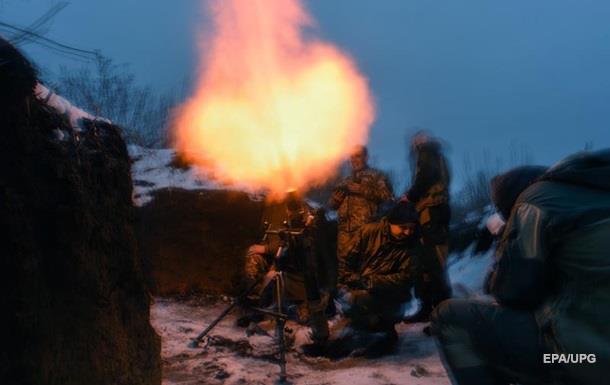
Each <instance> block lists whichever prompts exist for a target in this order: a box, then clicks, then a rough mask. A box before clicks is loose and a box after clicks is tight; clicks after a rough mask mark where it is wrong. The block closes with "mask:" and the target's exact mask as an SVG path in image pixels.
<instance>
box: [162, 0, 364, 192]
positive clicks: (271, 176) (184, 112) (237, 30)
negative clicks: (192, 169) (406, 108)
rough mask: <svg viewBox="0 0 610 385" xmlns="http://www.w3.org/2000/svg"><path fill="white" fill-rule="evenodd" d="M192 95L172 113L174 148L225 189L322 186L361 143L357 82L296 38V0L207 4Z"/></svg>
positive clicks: (352, 71) (337, 54)
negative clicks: (207, 31)
mask: <svg viewBox="0 0 610 385" xmlns="http://www.w3.org/2000/svg"><path fill="white" fill-rule="evenodd" d="M211 11H212V15H213V17H214V22H215V30H214V33H213V35H212V36H209V37H206V36H204V37H203V44H201V47H202V48H201V56H202V61H201V70H200V74H199V80H198V83H197V87H196V90H195V92H194V95H192V97H191V98H190V99H189V100H187V101H186V103H185V104H184V105H182V106H181V107H180V108H179V110H178V113H177V116H176V119H175V122H174V123H175V124H174V129H175V138H176V144H175V145H176V149H177V150H178V151H179V152H180V153H181V154H182V155H183V156H184V157H185V158H186V159H187V160H189V161H191V162H193V163H194V164H196V165H198V166H200V168H201V169H202V170H203V169H204V170H206V171H207V172H210V171H212V172H213V173H214V175H215V176H216V177H217V178H219V179H221V180H223V181H227V182H238V183H240V184H245V185H247V186H249V187H251V188H253V189H262V190H265V191H267V192H269V193H270V194H271V195H277V194H282V193H284V192H285V191H286V190H287V189H288V188H297V189H298V190H300V191H306V190H307V189H308V188H309V187H311V186H313V185H317V184H320V183H322V182H324V181H325V180H327V179H328V178H329V177H331V176H332V174H333V173H334V172H335V170H336V168H337V166H338V164H339V163H340V162H341V160H342V159H343V158H344V157H345V156H346V155H347V154H348V153H349V151H350V150H351V149H352V148H353V146H354V145H357V144H363V143H365V142H366V140H367V136H368V130H369V127H370V125H371V124H372V122H373V119H374V107H373V102H372V98H371V95H370V92H369V89H368V84H367V80H366V78H364V77H363V76H362V75H361V74H360V73H359V72H358V69H357V68H356V66H355V64H354V62H353V61H352V60H351V59H350V58H349V57H348V56H347V55H346V54H345V53H343V52H341V51H340V50H339V49H337V48H336V47H334V46H332V45H331V44H329V43H325V42H322V41H320V40H317V39H314V38H311V37H309V36H307V37H306V36H304V33H303V29H304V28H305V27H312V21H311V19H310V17H309V15H308V14H307V13H306V12H305V10H304V9H303V7H302V6H301V4H300V3H299V2H298V0H272V1H270V0H222V1H216V2H213V3H212V7H211Z"/></svg>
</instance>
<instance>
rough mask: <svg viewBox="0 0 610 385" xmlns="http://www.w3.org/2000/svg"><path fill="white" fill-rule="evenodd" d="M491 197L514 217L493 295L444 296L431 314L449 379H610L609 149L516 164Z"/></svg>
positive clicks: (476, 384)
mask: <svg viewBox="0 0 610 385" xmlns="http://www.w3.org/2000/svg"><path fill="white" fill-rule="evenodd" d="M492 200H493V201H494V204H495V205H496V206H497V208H498V211H499V212H500V213H501V214H502V215H503V216H504V217H505V218H507V219H508V220H507V223H506V228H505V229H504V232H503V235H502V239H501V241H500V243H499V245H498V247H497V252H496V258H497V259H496V267H495V270H494V272H493V273H492V275H491V278H490V282H489V289H490V291H491V293H492V294H493V295H494V297H495V299H496V300H497V303H485V302H480V301H474V300H448V301H445V302H443V303H442V304H441V305H440V306H439V307H438V309H437V310H436V311H435V312H434V313H433V317H432V330H433V332H434V333H435V334H436V335H437V337H438V340H439V342H440V346H441V351H442V354H443V356H444V364H445V367H446V369H447V371H448V372H449V373H450V376H451V378H452V381H453V383H454V384H468V385H483V384H494V385H500V384H513V383H520V384H546V383H551V382H552V383H559V384H570V385H572V384H573V385H582V384H587V385H589V384H590V385H593V384H602V383H608V375H609V374H610V370H609V369H608V365H607V363H608V362H610V295H608V293H610V236H609V234H610V150H605V151H600V152H597V153H583V154H577V155H575V156H572V157H569V158H567V159H565V160H563V161H561V162H560V163H558V164H557V165H555V166H554V167H552V168H551V169H549V170H548V171H546V170H545V169H544V168H536V167H531V166H529V167H528V166H526V167H520V168H517V169H513V170H511V171H509V172H507V173H506V174H503V175H500V176H498V177H496V178H494V179H493V180H492ZM583 356H584V357H586V359H585V360H582V358H583Z"/></svg>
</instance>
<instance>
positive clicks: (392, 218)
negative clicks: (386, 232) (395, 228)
mask: <svg viewBox="0 0 610 385" xmlns="http://www.w3.org/2000/svg"><path fill="white" fill-rule="evenodd" d="M418 220H419V215H417V211H416V210H415V203H412V202H398V203H397V204H396V206H394V207H393V208H392V209H391V210H390V212H389V213H388V222H390V224H392V225H404V224H407V223H417V221H418Z"/></svg>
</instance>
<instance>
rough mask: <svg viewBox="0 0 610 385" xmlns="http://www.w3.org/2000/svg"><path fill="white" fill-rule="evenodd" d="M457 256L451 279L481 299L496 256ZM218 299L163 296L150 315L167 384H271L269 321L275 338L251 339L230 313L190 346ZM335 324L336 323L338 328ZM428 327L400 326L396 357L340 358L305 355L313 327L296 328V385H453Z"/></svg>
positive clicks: (292, 365)
mask: <svg viewBox="0 0 610 385" xmlns="http://www.w3.org/2000/svg"><path fill="white" fill-rule="evenodd" d="M454 258H455V256H453V258H452V259H450V263H449V265H450V266H449V274H450V277H451V280H452V282H453V283H454V292H455V294H457V295H458V296H466V295H467V296H475V295H479V293H480V288H481V285H482V282H483V277H484V275H485V272H486V270H487V269H488V267H489V264H490V262H491V255H490V253H487V254H484V255H479V256H464V257H463V258H461V259H459V260H455V259H454ZM228 301H229V300H228V299H225V301H213V300H211V299H201V300H190V301H177V300H169V299H157V300H156V301H155V303H154V305H153V307H152V310H151V319H152V323H153V326H154V327H155V329H156V330H157V332H158V333H159V334H160V335H161V338H162V357H163V384H164V385H173V384H183V385H187V384H189V385H190V384H226V385H232V384H242V385H251V384H272V383H275V381H276V380H277V376H278V373H279V368H278V365H277V363H276V362H275V361H274V360H275V358H274V354H275V352H276V351H277V348H276V347H275V346H274V339H273V338H272V335H273V330H272V325H271V324H270V323H268V324H265V323H262V324H261V325H262V326H263V328H264V329H265V330H267V331H268V333H269V335H252V336H247V335H246V332H245V329H242V328H238V327H236V326H234V325H235V320H236V318H237V316H236V315H235V314H234V313H231V314H229V316H227V317H226V318H225V319H224V320H223V321H222V322H221V323H220V324H218V326H216V328H215V329H213V330H212V332H211V333H210V334H211V336H212V338H211V339H207V340H206V341H204V343H202V344H201V346H202V347H200V348H198V349H191V348H189V347H187V345H188V343H189V342H190V340H191V338H194V337H195V336H196V335H197V334H198V333H199V332H200V331H201V330H203V329H204V328H205V327H206V326H207V325H209V324H210V322H212V320H213V319H214V318H215V317H216V316H218V315H219V314H220V313H221V312H222V310H223V309H224V308H225V307H226V306H228V304H229V302H228ZM333 326H334V321H333V322H331V330H332V329H333ZM423 327H424V324H412V325H406V324H399V325H397V330H398V334H399V343H398V349H397V351H396V352H395V353H394V354H391V355H388V356H385V357H382V358H378V359H366V358H362V357H350V358H345V359H342V360H338V361H331V360H328V359H326V358H309V357H306V356H304V355H302V354H301V353H300V352H299V346H300V345H302V344H303V343H304V342H306V338H307V337H306V335H307V331H308V329H307V328H305V327H302V326H298V325H297V324H294V323H289V324H288V328H289V329H291V330H292V333H290V334H289V338H290V339H291V340H292V341H293V343H292V346H291V348H290V352H289V354H288V364H287V368H288V374H289V380H290V382H291V383H292V384H295V385H299V384H301V385H306V384H310V385H314V384H315V385H323V384H324V385H340V384H346V385H347V384H348V385H369V384H370V385H376V384H379V385H382V384H383V385H391V384H396V385H398V384H410V385H441V384H449V380H448V378H447V375H446V373H445V370H444V369H443V367H442V364H441V362H440V360H439V356H438V352H437V349H436V346H435V343H434V340H433V339H432V338H430V337H426V336H425V335H424V334H423V333H422V328H423Z"/></svg>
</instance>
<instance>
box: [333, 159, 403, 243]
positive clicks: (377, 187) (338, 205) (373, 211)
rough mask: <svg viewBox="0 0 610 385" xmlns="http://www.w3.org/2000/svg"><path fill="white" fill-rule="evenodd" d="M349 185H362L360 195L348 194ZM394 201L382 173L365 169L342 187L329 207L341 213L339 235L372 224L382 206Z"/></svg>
mask: <svg viewBox="0 0 610 385" xmlns="http://www.w3.org/2000/svg"><path fill="white" fill-rule="evenodd" d="M349 183H356V184H359V185H360V192H359V193H350V192H348V189H347V185H348V184H349ZM393 197H394V196H393V192H392V187H391V186H390V183H389V181H388V179H387V177H386V176H385V175H384V174H383V173H382V172H381V171H379V170H376V169H374V168H365V169H364V170H361V171H358V172H356V173H354V174H352V175H350V176H348V177H346V178H345V179H344V180H343V181H342V182H341V183H339V185H338V186H337V187H336V188H335V191H334V193H333V195H332V197H331V198H330V201H329V202H328V205H329V207H330V208H331V209H333V210H337V215H338V217H339V231H346V232H353V231H356V230H358V229H359V228H360V227H361V226H362V225H363V224H365V223H368V222H370V221H371V220H372V219H373V217H374V216H375V215H377V212H378V210H379V205H380V204H382V203H384V202H387V201H390V200H392V199H393Z"/></svg>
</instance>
